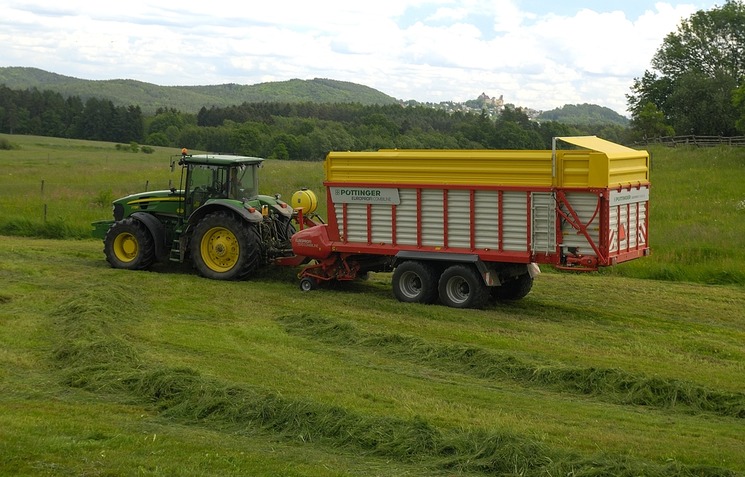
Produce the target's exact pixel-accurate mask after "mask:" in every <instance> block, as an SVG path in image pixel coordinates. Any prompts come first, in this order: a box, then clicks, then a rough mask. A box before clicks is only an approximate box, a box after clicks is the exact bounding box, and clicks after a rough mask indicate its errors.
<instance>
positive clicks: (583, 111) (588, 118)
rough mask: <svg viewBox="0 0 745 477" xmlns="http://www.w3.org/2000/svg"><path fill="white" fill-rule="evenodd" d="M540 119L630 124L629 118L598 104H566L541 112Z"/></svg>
mask: <svg viewBox="0 0 745 477" xmlns="http://www.w3.org/2000/svg"><path fill="white" fill-rule="evenodd" d="M536 119H538V120H539V121H540V120H543V121H556V122H559V123H564V124H572V125H582V126H599V125H603V124H618V125H620V126H628V125H629V119H628V118H627V117H625V116H621V115H620V114H618V113H617V112H615V111H613V110H612V109H610V108H606V107H604V106H598V105H596V104H587V103H585V104H565V105H564V106H562V107H561V108H556V109H552V110H551V111H544V112H542V113H540V114H539V115H538V116H537V118H536Z"/></svg>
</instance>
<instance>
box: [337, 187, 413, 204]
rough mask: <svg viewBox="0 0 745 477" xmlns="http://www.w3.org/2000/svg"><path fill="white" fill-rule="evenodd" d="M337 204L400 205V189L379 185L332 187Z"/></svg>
mask: <svg viewBox="0 0 745 477" xmlns="http://www.w3.org/2000/svg"><path fill="white" fill-rule="evenodd" d="M330 189H331V200H332V201H333V202H334V203H335V204H389V205H398V204H400V203H401V198H400V197H399V196H398V189H390V188H379V187H330Z"/></svg>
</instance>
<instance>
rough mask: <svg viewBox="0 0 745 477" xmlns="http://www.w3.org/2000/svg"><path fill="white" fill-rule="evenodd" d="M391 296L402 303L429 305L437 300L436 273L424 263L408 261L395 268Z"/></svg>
mask: <svg viewBox="0 0 745 477" xmlns="http://www.w3.org/2000/svg"><path fill="white" fill-rule="evenodd" d="M392 285H393V295H394V296H395V297H396V298H397V299H398V301H402V302H404V303H423V304H430V303H434V302H435V300H437V271H436V269H435V267H433V266H432V265H430V264H429V263H426V262H418V261H416V260H408V261H405V262H403V263H401V264H400V265H398V266H397V267H396V269H395V270H394V271H393V278H392Z"/></svg>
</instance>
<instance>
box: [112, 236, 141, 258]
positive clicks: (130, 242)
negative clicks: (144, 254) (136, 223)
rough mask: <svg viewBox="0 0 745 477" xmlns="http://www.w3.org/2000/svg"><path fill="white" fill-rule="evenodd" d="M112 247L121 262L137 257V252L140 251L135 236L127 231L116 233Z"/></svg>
mask: <svg viewBox="0 0 745 477" xmlns="http://www.w3.org/2000/svg"><path fill="white" fill-rule="evenodd" d="M113 248H114V256H116V258H117V260H119V261H122V262H131V261H132V260H134V259H135V258H137V254H138V253H139V252H140V244H139V243H138V242H137V237H135V236H134V235H132V234H131V233H129V232H124V233H121V234H119V235H117V236H116V238H115V239H114V247H113Z"/></svg>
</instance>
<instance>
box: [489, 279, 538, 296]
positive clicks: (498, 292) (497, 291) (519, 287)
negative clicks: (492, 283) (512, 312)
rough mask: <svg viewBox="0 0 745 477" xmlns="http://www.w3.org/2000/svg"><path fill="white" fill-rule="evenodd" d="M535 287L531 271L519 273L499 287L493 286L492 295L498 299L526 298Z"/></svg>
mask: <svg viewBox="0 0 745 477" xmlns="http://www.w3.org/2000/svg"><path fill="white" fill-rule="evenodd" d="M531 288H533V277H531V276H530V274H529V273H525V274H523V275H519V276H518V277H515V278H513V279H511V280H508V281H506V282H504V283H502V285H500V286H498V287H492V289H491V295H492V298H494V299H495V300H497V301H515V300H519V299H521V298H524V297H525V296H526V295H527V294H528V293H530V289H531Z"/></svg>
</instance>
